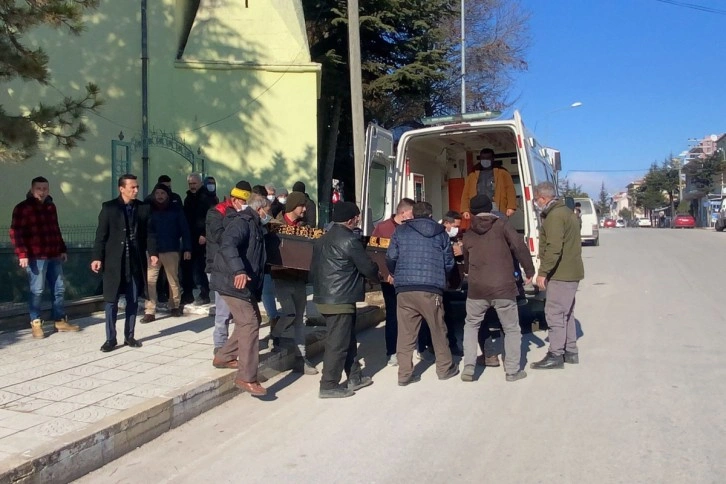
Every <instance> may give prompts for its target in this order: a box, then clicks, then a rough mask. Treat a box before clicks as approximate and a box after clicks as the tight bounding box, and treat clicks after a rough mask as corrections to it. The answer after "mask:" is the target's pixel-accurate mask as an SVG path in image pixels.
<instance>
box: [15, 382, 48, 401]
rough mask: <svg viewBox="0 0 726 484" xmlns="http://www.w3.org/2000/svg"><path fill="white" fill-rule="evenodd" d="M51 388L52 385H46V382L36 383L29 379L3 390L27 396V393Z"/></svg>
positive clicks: (32, 393) (31, 393)
mask: <svg viewBox="0 0 726 484" xmlns="http://www.w3.org/2000/svg"><path fill="white" fill-rule="evenodd" d="M52 388H53V385H48V384H47V383H38V382H36V381H35V380H31V381H24V382H22V383H18V384H17V385H12V386H9V387H7V388H5V390H6V391H9V392H13V393H17V394H19V395H24V396H26V397H27V396H28V395H34V394H36V393H40V392H42V391H46V390H51V389H52Z"/></svg>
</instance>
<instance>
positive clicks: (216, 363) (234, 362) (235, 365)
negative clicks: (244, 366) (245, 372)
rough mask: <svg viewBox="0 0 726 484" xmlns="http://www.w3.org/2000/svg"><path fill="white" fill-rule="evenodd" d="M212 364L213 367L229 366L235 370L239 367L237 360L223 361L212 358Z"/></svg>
mask: <svg viewBox="0 0 726 484" xmlns="http://www.w3.org/2000/svg"><path fill="white" fill-rule="evenodd" d="M212 366H214V367H215V368H223V369H224V368H230V369H232V370H236V369H237V368H238V367H239V363H238V361H237V360H229V361H223V360H218V359H217V358H214V359H213V360H212Z"/></svg>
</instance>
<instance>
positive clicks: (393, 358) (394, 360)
mask: <svg viewBox="0 0 726 484" xmlns="http://www.w3.org/2000/svg"><path fill="white" fill-rule="evenodd" d="M388 366H398V356H396V355H391V356H389V357H388Z"/></svg>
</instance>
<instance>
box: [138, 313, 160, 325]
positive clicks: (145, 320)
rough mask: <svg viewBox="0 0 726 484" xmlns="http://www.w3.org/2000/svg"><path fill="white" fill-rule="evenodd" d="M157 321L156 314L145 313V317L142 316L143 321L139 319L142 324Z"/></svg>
mask: <svg viewBox="0 0 726 484" xmlns="http://www.w3.org/2000/svg"><path fill="white" fill-rule="evenodd" d="M154 321H156V316H155V315H154V314H144V317H143V318H141V321H139V322H140V323H141V324H147V323H153V322H154Z"/></svg>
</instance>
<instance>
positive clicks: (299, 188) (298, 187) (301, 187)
mask: <svg viewBox="0 0 726 484" xmlns="http://www.w3.org/2000/svg"><path fill="white" fill-rule="evenodd" d="M292 191H293V192H303V193H305V184H304V183H303V182H301V181H298V182H295V184H294V185H293V186H292Z"/></svg>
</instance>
